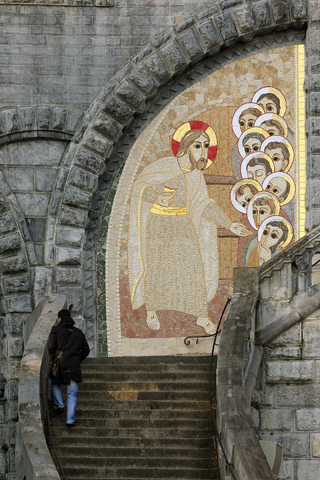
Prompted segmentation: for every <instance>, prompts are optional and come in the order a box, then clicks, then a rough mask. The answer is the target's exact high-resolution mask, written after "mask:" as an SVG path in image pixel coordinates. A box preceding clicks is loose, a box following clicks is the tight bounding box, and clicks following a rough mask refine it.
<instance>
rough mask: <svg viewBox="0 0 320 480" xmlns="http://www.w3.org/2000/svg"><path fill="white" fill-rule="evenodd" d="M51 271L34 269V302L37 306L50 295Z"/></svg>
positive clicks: (43, 268)
mask: <svg viewBox="0 0 320 480" xmlns="http://www.w3.org/2000/svg"><path fill="white" fill-rule="evenodd" d="M52 283H53V269H52V268H46V267H36V268H35V275H34V301H35V304H36V305H37V304H38V303H40V301H41V300H42V299H43V298H44V297H46V296H49V295H50V294H51V293H52Z"/></svg>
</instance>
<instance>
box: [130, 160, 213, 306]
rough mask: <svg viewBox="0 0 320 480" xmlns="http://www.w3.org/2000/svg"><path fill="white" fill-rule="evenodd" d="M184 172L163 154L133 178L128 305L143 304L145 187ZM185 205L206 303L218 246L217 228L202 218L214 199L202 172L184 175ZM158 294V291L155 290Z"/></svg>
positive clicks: (146, 214)
mask: <svg viewBox="0 0 320 480" xmlns="http://www.w3.org/2000/svg"><path fill="white" fill-rule="evenodd" d="M178 175H184V173H183V171H182V170H181V168H180V166H179V164H178V161H177V159H176V158H175V157H165V158H162V159H160V160H157V161H155V162H153V163H152V164H150V165H148V166H147V167H146V168H145V169H144V170H143V171H142V172H141V174H140V175H139V176H138V178H137V180H136V181H135V183H134V185H133V189H132V194H131V205H130V220H129V237H128V272H129V287H130V295H131V302H132V308H133V309H136V308H139V307H140V306H141V305H143V304H144V303H145V293H144V282H145V277H146V267H147V258H146V228H147V221H148V215H149V213H150V209H151V206H152V205H151V204H148V203H146V202H144V201H143V195H144V192H145V190H146V188H148V187H155V186H156V185H159V184H162V183H164V182H167V181H169V180H170V179H172V178H174V177H177V176H178ZM185 179H186V186H187V187H186V208H187V215H189V217H190V218H191V220H192V222H193V224H194V227H195V229H196V233H197V236H198V241H199V248H200V253H201V256H202V261H203V266H204V272H205V285H206V293H207V302H209V301H210V300H212V298H213V297H214V296H215V294H216V291H217V288H218V273H219V272H218V270H219V262H218V248H217V227H216V225H215V224H214V223H212V222H209V221H208V220H206V219H205V218H204V217H203V212H204V210H205V209H206V207H207V206H208V205H209V204H210V203H213V204H214V205H215V202H214V200H213V199H211V198H209V196H208V192H207V187H206V184H205V180H204V177H203V173H202V172H201V171H199V170H197V169H194V170H193V171H192V172H190V173H187V174H186V175H185ZM158 294H159V295H161V292H158Z"/></svg>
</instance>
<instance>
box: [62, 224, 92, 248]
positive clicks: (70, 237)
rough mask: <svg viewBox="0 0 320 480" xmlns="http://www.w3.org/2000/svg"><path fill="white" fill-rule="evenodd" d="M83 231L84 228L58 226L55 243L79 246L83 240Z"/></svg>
mask: <svg viewBox="0 0 320 480" xmlns="http://www.w3.org/2000/svg"><path fill="white" fill-rule="evenodd" d="M84 233H85V232H84V229H80V228H69V227H65V226H63V227H61V226H59V227H58V229H57V244H58V245H67V246H70V247H81V246H82V245H83V241H84Z"/></svg>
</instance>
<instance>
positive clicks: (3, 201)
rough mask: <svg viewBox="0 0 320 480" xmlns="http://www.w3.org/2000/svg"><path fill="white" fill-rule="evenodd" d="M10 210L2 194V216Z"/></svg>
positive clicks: (0, 211)
mask: <svg viewBox="0 0 320 480" xmlns="http://www.w3.org/2000/svg"><path fill="white" fill-rule="evenodd" d="M8 210H9V207H8V205H7V202H6V201H5V199H4V197H3V195H1V194H0V215H1V214H2V213H5V212H7V211H8Z"/></svg>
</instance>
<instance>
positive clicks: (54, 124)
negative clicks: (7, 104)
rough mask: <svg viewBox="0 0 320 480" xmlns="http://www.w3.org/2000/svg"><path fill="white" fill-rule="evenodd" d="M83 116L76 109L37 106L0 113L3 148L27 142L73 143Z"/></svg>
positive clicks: (0, 143)
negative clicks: (19, 142) (72, 140)
mask: <svg viewBox="0 0 320 480" xmlns="http://www.w3.org/2000/svg"><path fill="white" fill-rule="evenodd" d="M82 117H83V112H82V111H81V110H76V109H73V108H69V109H68V108H63V107H54V106H44V105H34V106H31V107H17V108H5V109H3V110H0V146H1V145H3V144H6V143H10V142H16V141H19V140H24V139H32V138H47V139H53V140H54V139H55V140H71V139H72V137H73V136H74V133H75V130H76V128H77V125H78V123H79V122H80V121H81V120H82Z"/></svg>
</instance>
